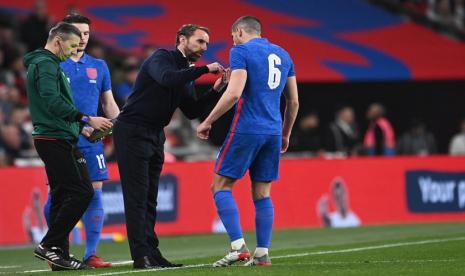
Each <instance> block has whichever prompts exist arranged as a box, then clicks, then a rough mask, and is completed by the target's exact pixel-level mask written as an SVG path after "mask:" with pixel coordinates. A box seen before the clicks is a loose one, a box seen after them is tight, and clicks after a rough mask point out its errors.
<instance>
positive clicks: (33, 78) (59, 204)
mask: <svg viewBox="0 0 465 276" xmlns="http://www.w3.org/2000/svg"><path fill="white" fill-rule="evenodd" d="M80 37H81V33H80V31H79V29H77V28H76V27H75V26H73V25H71V24H68V23H64V22H60V23H58V24H57V25H56V26H55V27H53V28H52V29H51V30H50V33H49V37H48V40H47V44H46V45H45V48H44V49H43V48H41V49H37V50H35V51H33V52H30V53H28V54H26V55H25V56H24V64H25V66H26V67H27V96H28V102H29V110H30V112H31V117H32V124H33V127H34V130H33V131H32V136H33V138H34V145H35V148H36V150H37V153H38V154H39V156H40V158H41V159H42V161H43V162H44V164H45V170H46V172H47V177H48V182H49V186H50V191H51V195H52V205H51V208H50V221H51V225H50V228H49V230H48V232H47V234H46V235H45V237H44V238H43V239H42V241H41V243H40V244H39V245H38V246H37V247H36V248H35V250H34V254H35V256H36V257H38V258H40V259H43V260H47V261H49V262H51V263H52V264H54V265H55V266H54V267H55V270H59V269H85V268H87V266H86V265H84V264H83V263H81V262H80V261H78V260H77V259H75V258H70V255H69V241H68V236H69V233H70V232H71V230H72V229H73V227H74V226H75V225H76V223H77V222H78V221H79V219H80V218H81V216H82V214H83V213H84V211H85V210H86V208H87V206H88V204H89V202H90V200H91V199H92V196H93V189H92V185H91V182H90V180H89V175H88V172H87V167H86V161H85V159H84V158H83V157H82V155H81V153H80V152H79V150H78V148H77V147H76V143H77V140H78V137H79V133H81V131H82V133H83V134H84V135H85V136H89V135H90V133H91V132H92V130H93V129H98V130H106V129H108V128H110V127H112V123H111V121H110V120H109V119H106V118H103V117H90V116H88V115H86V114H83V113H81V112H79V111H78V110H77V109H76V107H75V105H74V101H73V98H72V96H71V88H70V84H69V80H68V79H67V78H66V76H65V74H64V73H63V71H62V70H61V68H60V62H61V61H63V60H65V59H67V58H69V57H70V56H71V55H72V54H73V53H74V52H76V51H77V47H78V46H79V41H80ZM86 125H88V127H86Z"/></svg>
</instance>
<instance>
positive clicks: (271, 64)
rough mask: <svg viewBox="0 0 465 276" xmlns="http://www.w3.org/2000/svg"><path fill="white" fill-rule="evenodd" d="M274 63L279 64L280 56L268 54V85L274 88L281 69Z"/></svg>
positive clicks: (279, 80) (277, 83)
mask: <svg viewBox="0 0 465 276" xmlns="http://www.w3.org/2000/svg"><path fill="white" fill-rule="evenodd" d="M275 65H281V58H280V57H278V56H277V55H275V54H271V55H269V56H268V86H269V87H270V89H276V87H278V86H279V83H280V82H281V71H280V70H279V68H277V67H275Z"/></svg>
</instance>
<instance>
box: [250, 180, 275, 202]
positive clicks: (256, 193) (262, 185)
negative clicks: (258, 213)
mask: <svg viewBox="0 0 465 276" xmlns="http://www.w3.org/2000/svg"><path fill="white" fill-rule="evenodd" d="M270 194H271V183H268V182H252V198H253V200H260V199H262V198H266V197H270Z"/></svg>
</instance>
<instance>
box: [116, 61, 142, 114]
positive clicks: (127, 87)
mask: <svg viewBox="0 0 465 276" xmlns="http://www.w3.org/2000/svg"><path fill="white" fill-rule="evenodd" d="M139 67H140V65H139V60H138V59H137V58H136V57H134V56H130V57H127V58H126V59H125V61H124V62H123V69H122V74H123V76H122V77H123V80H122V81H121V82H120V83H118V84H117V85H116V87H115V100H116V103H117V104H118V106H119V107H120V108H122V107H123V106H124V104H125V103H126V101H127V99H128V97H129V95H130V94H131V93H132V88H133V85H134V83H135V82H136V78H137V74H138V73H139Z"/></svg>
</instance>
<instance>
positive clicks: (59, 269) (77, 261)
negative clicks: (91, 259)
mask: <svg viewBox="0 0 465 276" xmlns="http://www.w3.org/2000/svg"><path fill="white" fill-rule="evenodd" d="M69 261H70V262H71V263H72V264H73V263H78V264H80V266H79V268H78V269H79V270H83V269H93V267H91V266H89V265H87V264H85V263H83V262H81V261H80V260H78V259H76V258H75V257H74V256H73V255H70V256H69ZM48 265H49V266H50V268H52V271H63V270H69V269H66V268H62V267H59V266H56V265H54V264H52V263H50V262H49V263H48Z"/></svg>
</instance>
